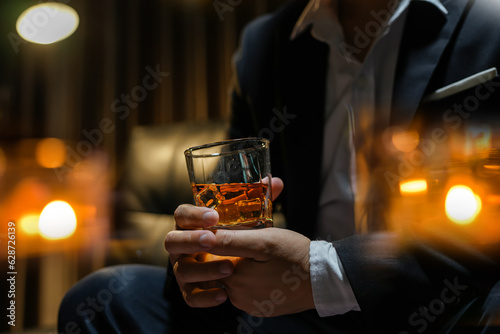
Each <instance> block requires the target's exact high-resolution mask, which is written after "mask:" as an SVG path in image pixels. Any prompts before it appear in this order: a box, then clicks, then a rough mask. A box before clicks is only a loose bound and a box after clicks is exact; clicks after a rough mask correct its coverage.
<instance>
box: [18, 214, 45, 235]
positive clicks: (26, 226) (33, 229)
mask: <svg viewBox="0 0 500 334" xmlns="http://www.w3.org/2000/svg"><path fill="white" fill-rule="evenodd" d="M39 218H40V215H38V214H34V213H30V214H26V215H23V216H22V217H21V218H20V219H19V226H21V229H22V230H23V231H24V232H25V233H26V234H30V235H34V234H38V220H39Z"/></svg>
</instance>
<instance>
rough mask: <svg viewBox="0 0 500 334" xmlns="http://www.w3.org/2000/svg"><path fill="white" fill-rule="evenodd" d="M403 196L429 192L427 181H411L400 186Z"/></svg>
mask: <svg viewBox="0 0 500 334" xmlns="http://www.w3.org/2000/svg"><path fill="white" fill-rule="evenodd" d="M399 190H400V191H401V194H423V193H426V192H427V181H426V180H411V181H407V182H404V183H401V184H400V185H399Z"/></svg>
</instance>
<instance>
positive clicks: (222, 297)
mask: <svg viewBox="0 0 500 334" xmlns="http://www.w3.org/2000/svg"><path fill="white" fill-rule="evenodd" d="M226 298H227V297H226V293H225V292H220V293H218V294H216V295H215V300H216V301H218V302H223V301H225V300H226Z"/></svg>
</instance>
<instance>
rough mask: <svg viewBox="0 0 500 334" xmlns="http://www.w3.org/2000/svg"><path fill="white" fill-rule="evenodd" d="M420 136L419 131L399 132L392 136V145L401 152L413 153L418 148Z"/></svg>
mask: <svg viewBox="0 0 500 334" xmlns="http://www.w3.org/2000/svg"><path fill="white" fill-rule="evenodd" d="M419 142H420V136H419V135H418V132H417V131H397V132H395V133H394V134H393V135H392V144H393V145H394V146H395V147H396V148H397V149H398V150H399V151H401V152H405V153H408V152H411V151H413V150H414V149H416V148H417V146H418V143H419Z"/></svg>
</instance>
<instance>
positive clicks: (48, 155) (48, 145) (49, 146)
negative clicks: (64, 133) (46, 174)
mask: <svg viewBox="0 0 500 334" xmlns="http://www.w3.org/2000/svg"><path fill="white" fill-rule="evenodd" d="M65 159H66V148H65V146H64V142H63V141H62V140H60V139H57V138H45V139H42V140H40V141H39V142H38V144H37V145H36V161H37V162H38V164H40V166H42V167H45V168H57V167H61V166H62V165H63V164H64V162H65Z"/></svg>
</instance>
